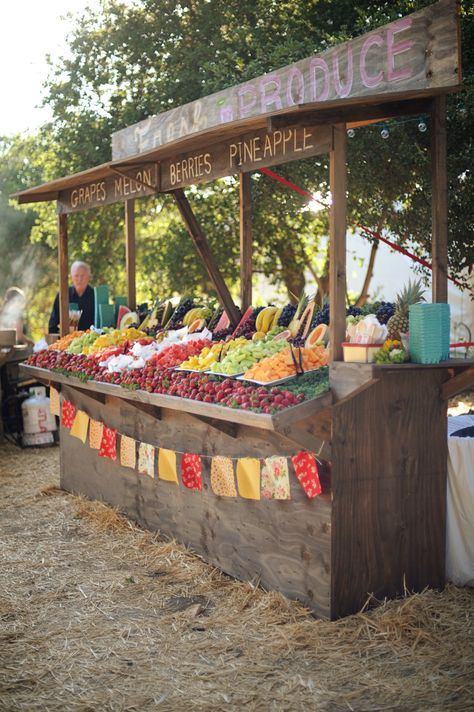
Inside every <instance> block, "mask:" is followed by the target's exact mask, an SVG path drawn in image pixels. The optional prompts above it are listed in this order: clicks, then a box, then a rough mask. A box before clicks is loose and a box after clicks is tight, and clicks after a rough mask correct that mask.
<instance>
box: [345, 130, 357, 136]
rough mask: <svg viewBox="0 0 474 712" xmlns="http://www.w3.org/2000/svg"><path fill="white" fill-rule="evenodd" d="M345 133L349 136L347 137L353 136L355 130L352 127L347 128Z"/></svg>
mask: <svg viewBox="0 0 474 712" xmlns="http://www.w3.org/2000/svg"><path fill="white" fill-rule="evenodd" d="M347 135H348V136H349V138H354V136H355V135H356V132H355V131H354V129H347Z"/></svg>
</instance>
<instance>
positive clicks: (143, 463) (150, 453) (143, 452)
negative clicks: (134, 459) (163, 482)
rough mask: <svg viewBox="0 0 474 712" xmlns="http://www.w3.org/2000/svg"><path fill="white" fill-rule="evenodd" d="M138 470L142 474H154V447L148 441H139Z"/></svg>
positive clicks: (152, 475) (151, 475)
mask: <svg viewBox="0 0 474 712" xmlns="http://www.w3.org/2000/svg"><path fill="white" fill-rule="evenodd" d="M138 471H139V472H140V473H141V474H142V475H149V476H150V477H154V476H155V448H154V447H153V445H148V443H140V447H139V448H138Z"/></svg>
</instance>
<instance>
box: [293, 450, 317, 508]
mask: <svg viewBox="0 0 474 712" xmlns="http://www.w3.org/2000/svg"><path fill="white" fill-rule="evenodd" d="M291 461H292V463H293V466H294V468H295V472H296V476H297V478H298V481H299V483H300V485H301V486H302V488H303V489H304V491H305V493H306V496H307V497H309V498H310V499H311V498H312V497H317V496H318V494H321V482H320V481H319V474H318V463H317V462H316V460H315V458H314V457H313V455H311V454H310V453H309V452H299V453H298V454H297V455H294V456H293V457H292V458H291Z"/></svg>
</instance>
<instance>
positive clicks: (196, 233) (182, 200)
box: [173, 189, 240, 326]
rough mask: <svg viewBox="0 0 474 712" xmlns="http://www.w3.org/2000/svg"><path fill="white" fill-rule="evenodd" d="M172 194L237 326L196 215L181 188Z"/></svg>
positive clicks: (225, 288) (232, 307) (229, 300)
mask: <svg viewBox="0 0 474 712" xmlns="http://www.w3.org/2000/svg"><path fill="white" fill-rule="evenodd" d="M173 196H174V199H175V200H176V203H177V205H178V208H179V211H180V213H181V216H182V218H183V220H184V222H185V225H186V227H187V230H188V232H189V235H190V237H191V240H192V241H193V243H194V246H195V248H196V250H197V252H198V254H199V256H200V258H201V260H202V262H203V264H204V267H205V268H206V270H207V273H208V275H209V277H210V278H211V280H212V283H213V285H214V287H215V289H216V292H217V294H218V295H219V299H220V301H221V303H222V305H223V307H224V309H225V311H226V313H227V316H228V317H229V319H230V321H231V323H232V324H233V325H234V326H237V324H238V322H239V320H240V315H239V311H238V309H237V308H236V306H235V304H234V302H233V300H232V297H231V296H230V292H229V290H228V289H227V286H226V284H225V282H224V279H223V277H222V275H221V273H220V272H219V269H218V267H217V264H216V261H215V259H214V255H213V254H212V252H211V249H210V247H209V243H208V242H207V240H206V238H205V237H204V234H203V232H202V230H201V227H200V226H199V223H198V222H197V220H196V217H195V215H194V213H193V211H192V209H191V206H190V204H189V202H188V199H187V198H186V196H185V194H184V191H183V190H182V189H178V190H175V191H173Z"/></svg>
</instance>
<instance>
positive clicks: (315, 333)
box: [305, 324, 329, 348]
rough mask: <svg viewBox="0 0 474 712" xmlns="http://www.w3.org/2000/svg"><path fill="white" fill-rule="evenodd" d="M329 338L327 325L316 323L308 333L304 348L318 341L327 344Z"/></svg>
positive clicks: (314, 344) (310, 346)
mask: <svg viewBox="0 0 474 712" xmlns="http://www.w3.org/2000/svg"><path fill="white" fill-rule="evenodd" d="M328 339H329V327H328V325H327V324H318V326H316V327H315V328H314V329H313V330H312V331H311V332H310V334H309V336H308V338H307V339H306V341H305V346H306V348H312V347H313V346H316V344H317V343H318V342H320V343H323V344H327V342H328Z"/></svg>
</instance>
